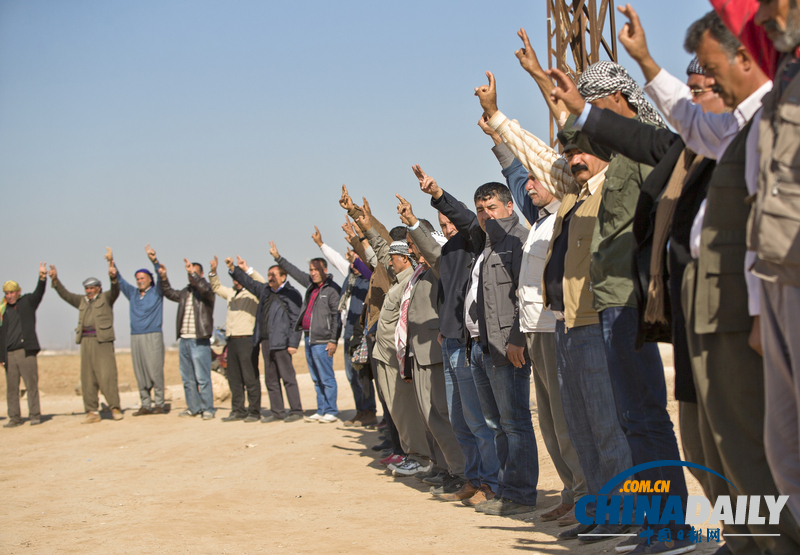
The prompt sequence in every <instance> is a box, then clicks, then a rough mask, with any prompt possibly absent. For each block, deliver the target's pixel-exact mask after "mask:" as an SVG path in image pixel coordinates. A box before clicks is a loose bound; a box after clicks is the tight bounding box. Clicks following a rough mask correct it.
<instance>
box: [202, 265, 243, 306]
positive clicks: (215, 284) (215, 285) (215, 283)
mask: <svg viewBox="0 0 800 555" xmlns="http://www.w3.org/2000/svg"><path fill="white" fill-rule="evenodd" d="M229 260H230V264H229V265H228V267H229V268H230V267H231V266H233V259H232V258H230V257H228V258H226V259H225V263H226V264H228V261H229ZM218 263H219V259H218V258H217V257H216V256H214V258H213V259H212V260H211V262H209V266H210V269H209V272H208V281H209V283H211V290H212V291H213V292H214V293H216V294H217V295H219V296H220V297H222V298H223V299H225V300H226V301H227V300H228V299H230V298H231V297H233V295H234V294H235V293H236V292H235V291H234V290H233V288H232V287H225V286H224V285H222V284H221V283H220V281H219V276H218V275H217V264H218Z"/></svg>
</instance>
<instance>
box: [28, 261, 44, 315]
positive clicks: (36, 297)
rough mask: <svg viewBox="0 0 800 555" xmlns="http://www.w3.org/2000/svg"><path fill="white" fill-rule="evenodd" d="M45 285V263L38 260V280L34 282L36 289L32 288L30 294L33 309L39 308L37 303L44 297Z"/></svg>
mask: <svg viewBox="0 0 800 555" xmlns="http://www.w3.org/2000/svg"><path fill="white" fill-rule="evenodd" d="M46 287H47V263H46V262H40V263H39V280H38V281H37V282H36V289H34V290H33V291H32V292H31V294H30V300H31V304H32V305H33V309H34V310H36V309H37V308H39V303H41V302H42V297H44V290H45V288H46Z"/></svg>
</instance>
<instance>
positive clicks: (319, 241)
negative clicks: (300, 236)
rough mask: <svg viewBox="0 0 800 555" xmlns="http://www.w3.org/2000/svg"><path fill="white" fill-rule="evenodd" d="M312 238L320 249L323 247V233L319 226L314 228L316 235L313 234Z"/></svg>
mask: <svg viewBox="0 0 800 555" xmlns="http://www.w3.org/2000/svg"><path fill="white" fill-rule="evenodd" d="M311 238H312V239H313V240H314V242H315V243H316V244H317V246H318V247H321V246H322V233H320V232H319V228H318V227H317V226H314V233H312V234H311Z"/></svg>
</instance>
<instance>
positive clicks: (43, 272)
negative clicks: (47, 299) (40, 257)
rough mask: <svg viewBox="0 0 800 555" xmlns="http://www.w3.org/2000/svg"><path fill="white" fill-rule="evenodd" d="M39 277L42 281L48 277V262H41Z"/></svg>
mask: <svg viewBox="0 0 800 555" xmlns="http://www.w3.org/2000/svg"><path fill="white" fill-rule="evenodd" d="M39 279H40V280H42V281H44V280H46V279H47V262H39Z"/></svg>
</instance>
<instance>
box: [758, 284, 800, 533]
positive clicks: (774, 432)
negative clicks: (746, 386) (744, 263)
mask: <svg viewBox="0 0 800 555" xmlns="http://www.w3.org/2000/svg"><path fill="white" fill-rule="evenodd" d="M799 329H800V289H798V288H797V287H791V286H789V285H781V284H779V283H768V282H766V281H762V282H761V343H762V345H763V348H764V388H765V395H766V401H767V402H766V414H765V417H764V447H765V448H766V451H767V460H768V461H769V467H770V468H771V469H772V475H773V477H774V478H775V485H777V486H778V491H780V492H781V494H784V495H788V496H789V502H788V503H787V506H788V507H789V509H790V510H791V511H792V514H793V515H794V517H795V519H796V520H798V521H800V427H799V426H798V422H800V331H798V330H799Z"/></svg>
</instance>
